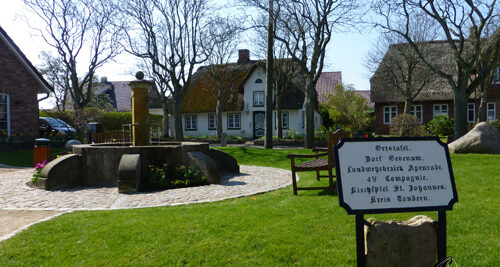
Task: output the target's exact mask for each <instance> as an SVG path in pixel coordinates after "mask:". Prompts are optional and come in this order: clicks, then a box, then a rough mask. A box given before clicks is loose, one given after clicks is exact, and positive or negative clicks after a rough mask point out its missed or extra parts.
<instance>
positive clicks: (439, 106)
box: [432, 104, 450, 118]
mask: <svg viewBox="0 0 500 267" xmlns="http://www.w3.org/2000/svg"><path fill="white" fill-rule="evenodd" d="M436 107H438V109H439V110H438V111H436ZM443 107H446V112H443ZM449 112H450V109H449V108H448V104H434V106H433V107H432V115H433V117H434V118H435V117H436V116H438V115H446V116H448V114H449Z"/></svg>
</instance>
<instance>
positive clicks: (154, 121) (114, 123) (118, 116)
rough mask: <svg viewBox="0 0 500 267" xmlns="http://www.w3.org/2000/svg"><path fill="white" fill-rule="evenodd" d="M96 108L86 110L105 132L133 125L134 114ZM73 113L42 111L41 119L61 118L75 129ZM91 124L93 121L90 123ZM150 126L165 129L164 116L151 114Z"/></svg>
mask: <svg viewBox="0 0 500 267" xmlns="http://www.w3.org/2000/svg"><path fill="white" fill-rule="evenodd" d="M93 109H94V108H85V110H89V111H91V112H90V113H93V114H94V115H95V116H94V118H93V120H92V122H93V121H97V122H101V123H102V124H103V126H104V131H121V130H122V125H123V124H130V123H132V112H103V111H100V112H99V111H96V110H93ZM73 114H74V112H73V111H64V112H63V111H40V113H39V115H40V117H53V118H59V119H61V120H63V121H65V122H67V123H68V124H70V125H71V126H73V127H75V126H76V124H75V122H74V116H73ZM88 122H91V121H88ZM149 124H150V125H159V126H160V128H161V129H163V115H158V114H149Z"/></svg>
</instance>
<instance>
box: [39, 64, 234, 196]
mask: <svg viewBox="0 0 500 267" xmlns="http://www.w3.org/2000/svg"><path fill="white" fill-rule="evenodd" d="M136 78H137V79H136V80H134V81H131V82H130V83H129V86H130V88H131V89H132V140H133V141H132V145H131V146H130V145H121V144H85V145H75V146H73V148H72V149H73V154H68V155H64V156H62V157H59V158H57V159H55V160H53V161H50V162H49V163H48V164H47V165H46V166H45V167H44V168H43V170H42V172H41V175H40V178H39V179H38V181H37V187H38V188H41V189H46V190H54V189H61V188H72V187H82V186H91V187H96V186H97V187H114V186H118V191H119V192H120V193H134V192H138V191H141V189H142V188H141V184H142V181H143V180H144V179H145V178H146V177H147V176H148V175H149V167H148V166H150V165H154V166H161V165H162V164H164V163H167V164H168V165H170V166H176V165H180V164H183V165H186V166H194V167H196V168H197V169H198V170H199V172H200V175H202V176H205V177H207V179H208V183H212V184H213V183H220V181H221V173H226V172H230V173H239V165H238V164H237V162H236V160H235V159H234V158H233V157H232V156H230V155H229V154H227V153H225V152H222V151H220V150H216V149H210V148H209V145H208V144H207V143H195V142H162V143H160V144H159V145H154V146H153V145H150V143H149V140H150V139H149V122H148V106H147V99H148V90H149V88H150V87H151V85H152V83H151V82H149V81H145V80H143V78H144V74H143V73H142V72H138V73H137V74H136Z"/></svg>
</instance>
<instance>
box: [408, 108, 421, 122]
mask: <svg viewBox="0 0 500 267" xmlns="http://www.w3.org/2000/svg"><path fill="white" fill-rule="evenodd" d="M410 114H411V115H413V116H415V117H417V118H418V122H420V123H422V105H415V106H410Z"/></svg>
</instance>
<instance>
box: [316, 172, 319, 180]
mask: <svg viewBox="0 0 500 267" xmlns="http://www.w3.org/2000/svg"><path fill="white" fill-rule="evenodd" d="M316 180H318V181H319V171H316Z"/></svg>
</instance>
